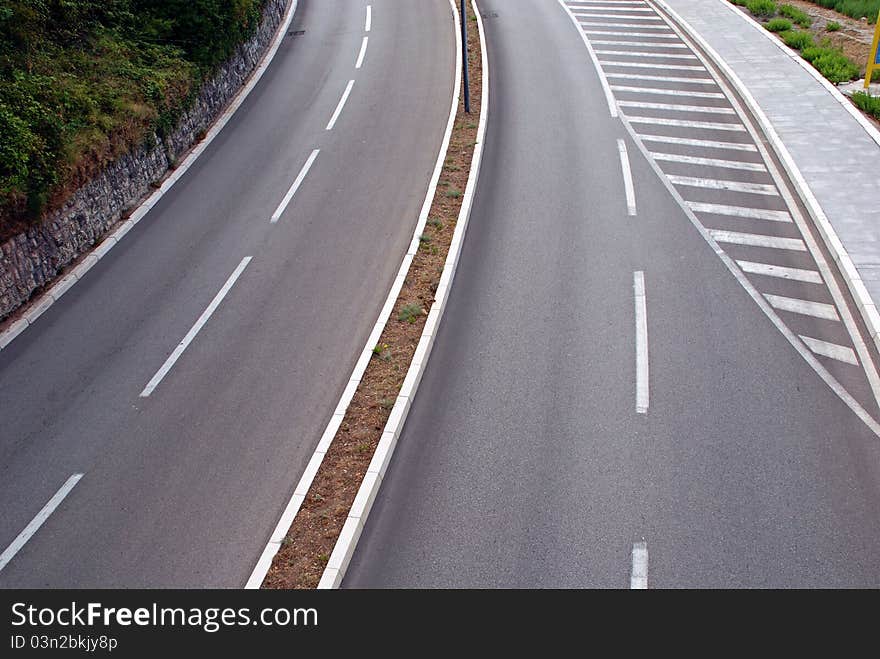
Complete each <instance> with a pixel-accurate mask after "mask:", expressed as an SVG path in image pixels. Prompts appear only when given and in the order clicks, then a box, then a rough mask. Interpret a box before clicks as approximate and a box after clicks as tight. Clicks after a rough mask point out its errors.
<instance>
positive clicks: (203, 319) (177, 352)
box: [140, 256, 253, 398]
mask: <svg viewBox="0 0 880 659" xmlns="http://www.w3.org/2000/svg"><path fill="white" fill-rule="evenodd" d="M252 258H253V257H252V256H245V257H244V258H243V259H242V260H241V263H239V264H238V267H236V268H235V270H234V271H233V273H232V274H231V275H229V279H227V280H226V283H225V284H223V288H221V289H220V292H219V293H217V295H215V296H214V299H213V300H211V304H209V305H208V308H207V309H205V310H204V311H203V312H202V315H201V316H199V319H198V320H197V321H196V324H195V325H193V326H192V328H191V329H190V330H189V332H187V333H186V336H185V337H183V340H182V341H181V342H180V343H178V344H177V347H176V348H175V349H174V352H172V353H171V354H170V355H169V356H168V359H166V360H165V363H164V364H162V368H160V369H159V370H158V371H156V375H154V376H153V378H152V379H151V380H150V381H149V382H148V383H147V386H146V387H144V390H143V391H142V392H141V396H140V397H141V398H146V397H148V396H149V395H150V394H151V393H153V391H154V390H155V389H156V387H158V386H159V383H160V382H162V379H163V378H164V377H165V376H166V375H167V374H168V371H170V370H171V368H172V367H173V366H174V364H175V363H176V362H177V360H178V359H180V356H181V355H182V354H183V351H184V350H186V349H187V347H188V346H189V344H190V343H192V340H193V339H194V338H195V337H196V334H198V333H199V331H200V330H201V329H202V328H203V327H204V326H205V323H207V322H208V319H210V318H211V316H212V315H213V313H214V312H215V311H216V310H217V307H219V306H220V303H221V302H222V301H223V298H225V297H226V294H227V293H229V290H230V289H231V288H232V286H233V285H234V284H235V282H236V280H237V279H238V278H239V277H240V276H241V273H242V272H244V269H245V268H246V267H247V265H248V263H250V262H251V259H252Z"/></svg>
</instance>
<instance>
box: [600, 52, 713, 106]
mask: <svg viewBox="0 0 880 659" xmlns="http://www.w3.org/2000/svg"><path fill="white" fill-rule="evenodd" d="M596 54H597V55H625V56H626V57H655V58H657V59H687V60H694V59H697V58H696V56H695V55H676V54H670V53H634V52H633V51H631V50H597V51H596ZM721 98H724V97H723V96H722V97H721Z"/></svg>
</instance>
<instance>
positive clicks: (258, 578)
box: [245, 0, 488, 589]
mask: <svg viewBox="0 0 880 659" xmlns="http://www.w3.org/2000/svg"><path fill="white" fill-rule="evenodd" d="M449 6H450V8H451V9H452V16H453V28H454V30H453V31H454V35H453V38H454V40H455V73H454V81H453V90H452V103H451V106H450V110H449V119H448V121H447V123H446V131H445V133H444V134H443V141H442V142H441V145H440V150H439V152H438V154H437V161H436V163H435V165H434V171H433V173H432V175H431V179H430V181H429V183H428V190H427V192H426V194H425V201H424V203H423V204H422V209H421V212H420V213H419V219H418V221H417V222H416V227H415V230H414V231H413V238H412V241H411V242H410V246H409V249H408V250H407V253H406V255H405V256H404V257H403V260H402V262H401V265H400V269H399V270H398V273H397V277H396V278H395V280H394V284H393V285H392V287H391V290H390V291H389V292H388V296H387V298H386V299H385V304H384V305H383V307H382V311H381V312H380V313H379V317H378V319H377V320H376V323H375V324H374V325H373V331H372V332H370V336H369V337H368V338H367V342H366V344H365V345H364V349H363V350H362V351H361V356H360V358H359V359H358V361H357V363H356V364H355V367H354V370H353V371H352V374H351V377H350V378H349V381H348V385H347V386H346V388H345V391H344V392H343V394H342V397H341V398H340V400H339V403H338V405H337V406H336V410H335V411H334V413H333V415H332V416H331V417H330V420H329V421H328V423H327V426H326V428H325V429H324V433H323V435H322V436H321V440H320V441H319V443H318V446H317V447H316V448H315V452H314V453H313V454H312V459H311V461H310V463H309V464H311V463H312V462H314V463H316V465H318V466H319V465H320V463H321V461H322V460H323V458H324V455H325V454H326V452H327V450H328V449H329V448H330V444H331V442H332V440H333V438H334V437H335V436H336V430H337V429H338V428H339V425H340V424H341V423H342V419H343V418H344V416H345V412H346V410H347V409H348V404H349V403H350V402H351V398H352V396H354V392H355V390H356V389H357V385H358V383H359V382H360V380H361V377H362V376H363V374H364V371H365V370H366V368H367V364H369V362H370V358H371V356H372V354H373V347H374V346H375V345H376V343H377V342H378V341H379V337H380V336H381V335H382V331H383V330H384V328H385V324H386V323H387V322H388V318H389V317H390V316H391V312H392V310H393V309H394V303H395V301H396V300H397V296H398V294H399V293H400V290H401V288H402V287H403V282H404V281H405V280H406V275H407V273H408V272H409V266H410V263H412V259H413V256H414V255H415V253H416V250H418V248H419V244H420V242H419V236H421V235H422V233H424V229H425V224H426V223H427V220H428V213H429V212H430V210H431V205H432V204H433V201H434V194H435V192H436V190H437V184H438V182H439V180H440V173H441V172H442V171H443V163H444V161H445V160H446V153H447V151H448V149H449V142H450V140H451V138H452V128H453V126H454V125H455V115H456V113H457V112H458V101H459V95H460V88H461V22H460V21H459V17H458V8H457V7H456V5H455V0H449ZM477 23H478V25H479V26H480V31H481V34H480V37H481V43H482V21H481V19H480V14H479V12H477ZM487 71H488V70H487V69H486V50H485V44H483V81H484V82H483V85H484V86H483V89H484V94H483V97H484V100H483V104H482V105H481V113H482V114H481V115H480V116H481V118H480V127H479V128H478V129H477V146H476V147H475V149H474V154H475V155H476V153H477V150H479V151H480V152H482V143H483V134H484V132H485V126H484V120H483V118H484V117H485V116H486V108H485V98H486V94H487V92H486V91H485V90H486V89H487V87H486V85H487V84H488V83H487V82H486V81H487V79H488V76H487ZM477 164H479V163H477ZM471 175H472V176H473V169H472V171H471ZM468 186H470V179H468ZM468 200H469V197H468V189H467V188H466V189H465V194H464V197H463V200H462V208H464V204H465V203H469V201H468ZM462 219H463V218H462V216H461V214H459V224H460V223H461V222H462ZM464 221H465V224H466V223H467V218H466V217H465V218H464ZM458 230H459V229H458V226H456V229H455V232H456V234H455V235H458ZM454 241H455V236H453V243H454ZM460 247H461V244H460V242H459V245H458V248H459V249H460ZM450 254H452V250H450ZM448 261H449V258H448V257H447V263H448ZM456 263H457V256H456ZM446 274H447V273H446V267H445V266H444V272H443V275H444V276H445V275H446ZM441 279H442V277H441ZM439 300H440V288H438V289H437V293H435V302H434V306H433V307H432V308H431V313H429V314H428V322H426V323H425V331H426V332H427V331H428V330H429V329H430V330H431V331H432V332H433V331H434V330H436V327H437V322H436V321H437V320H438V319H439V313H438V312H435V307H437V304H438V301H439ZM439 309H441V310H442V306H441V307H439ZM432 316H433V318H432ZM424 335H425V333H424V332H423V336H424ZM432 336H433V334H432ZM413 364H415V362H413ZM410 370H412V366H410ZM407 377H408V378H409V373H408V374H407ZM404 383H406V381H404ZM401 393H403V389H401ZM398 398H400V397H398ZM407 400H408V399H407ZM392 412H393V410H392ZM390 418H394V417H389V419H390ZM401 423H402V419H401ZM398 433H399V427H398ZM384 437H385V434H384V433H383V438H384ZM394 439H395V441H396V437H394ZM380 443H381V442H380ZM386 444H387V442H386ZM377 452H378V449H377ZM315 473H317V466H315V468H314V470H307V471H306V472H305V473H303V475H302V477H301V478H300V480H299V482H298V483H297V486H296V489H295V490H294V493H293V495H292V496H291V497H290V499H289V501H288V503H287V505H286V506H285V508H284V511H283V512H282V513H281V517H280V518H279V520H278V523H277V524H276V525H275V528H274V529H273V531H272V533H271V535H270V536H269V539H268V541H267V542H266V546H265V547H264V548H263V551H262V552H261V554H260V557H259V558H258V559H257V562H256V564H255V565H254V569H253V570H252V571H251V574H250V576H249V577H248V580H247V582H246V584H245V588H246V589H256V588H259V587H260V585H261V584H262V583H263V580H264V579H265V578H266V574H267V573H268V572H269V568H270V567H272V559H273V558H274V557H275V554H277V553H278V550H279V549H280V548H281V543H282V542H283V540H284V538H285V536H286V535H287V531H288V530H289V529H290V526H291V524H293V520H294V519H295V518H296V514H297V513H298V512H299V508H300V506H301V505H302V502H303V500H304V499H305V494H306V493H307V492H308V490H309V488H310V487H311V484H312V480H313V479H314V476H315ZM383 473H384V472H383ZM365 482H366V479H365ZM361 487H364V484H363V483H362V484H361ZM359 492H360V491H359ZM341 537H342V536H341V535H340V538H341ZM337 544H338V542H337ZM334 551H335V548H334ZM328 565H329V561H328ZM343 573H344V571H343ZM328 575H329V577H330V581H331V583H333V586H332V587H337V586H338V585H339V582H341V580H342V576H343V575H342V574H339V573H338V572H336V573H335V576H333V574H331V573H328V572H327V570H326V569H325V571H324V575H322V578H321V580H322V581H324V578H325V577H327V576H328ZM325 585H326V582H325Z"/></svg>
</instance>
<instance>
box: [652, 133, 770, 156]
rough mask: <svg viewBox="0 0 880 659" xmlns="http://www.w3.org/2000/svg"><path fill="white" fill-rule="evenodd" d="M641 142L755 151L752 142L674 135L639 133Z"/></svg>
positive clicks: (755, 148)
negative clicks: (721, 140)
mask: <svg viewBox="0 0 880 659" xmlns="http://www.w3.org/2000/svg"><path fill="white" fill-rule="evenodd" d="M639 137H640V138H641V139H642V141H643V142H664V143H668V144H684V145H687V146H704V147H707V148H709V149H728V150H730V151H753V152H757V150H758V149H757V147H755V145H754V144H740V143H739V142H716V141H715V140H695V139H693V138H690V137H674V136H672V135H639Z"/></svg>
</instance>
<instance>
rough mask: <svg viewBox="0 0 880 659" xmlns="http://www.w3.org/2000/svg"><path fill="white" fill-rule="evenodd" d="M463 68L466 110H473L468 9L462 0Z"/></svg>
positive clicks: (468, 111)
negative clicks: (469, 68) (469, 78)
mask: <svg viewBox="0 0 880 659" xmlns="http://www.w3.org/2000/svg"><path fill="white" fill-rule="evenodd" d="M461 68H462V72H463V74H464V111H465V112H467V113H468V114H470V112H471V90H470V83H469V82H468V45H467V10H466V9H465V0H461Z"/></svg>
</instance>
